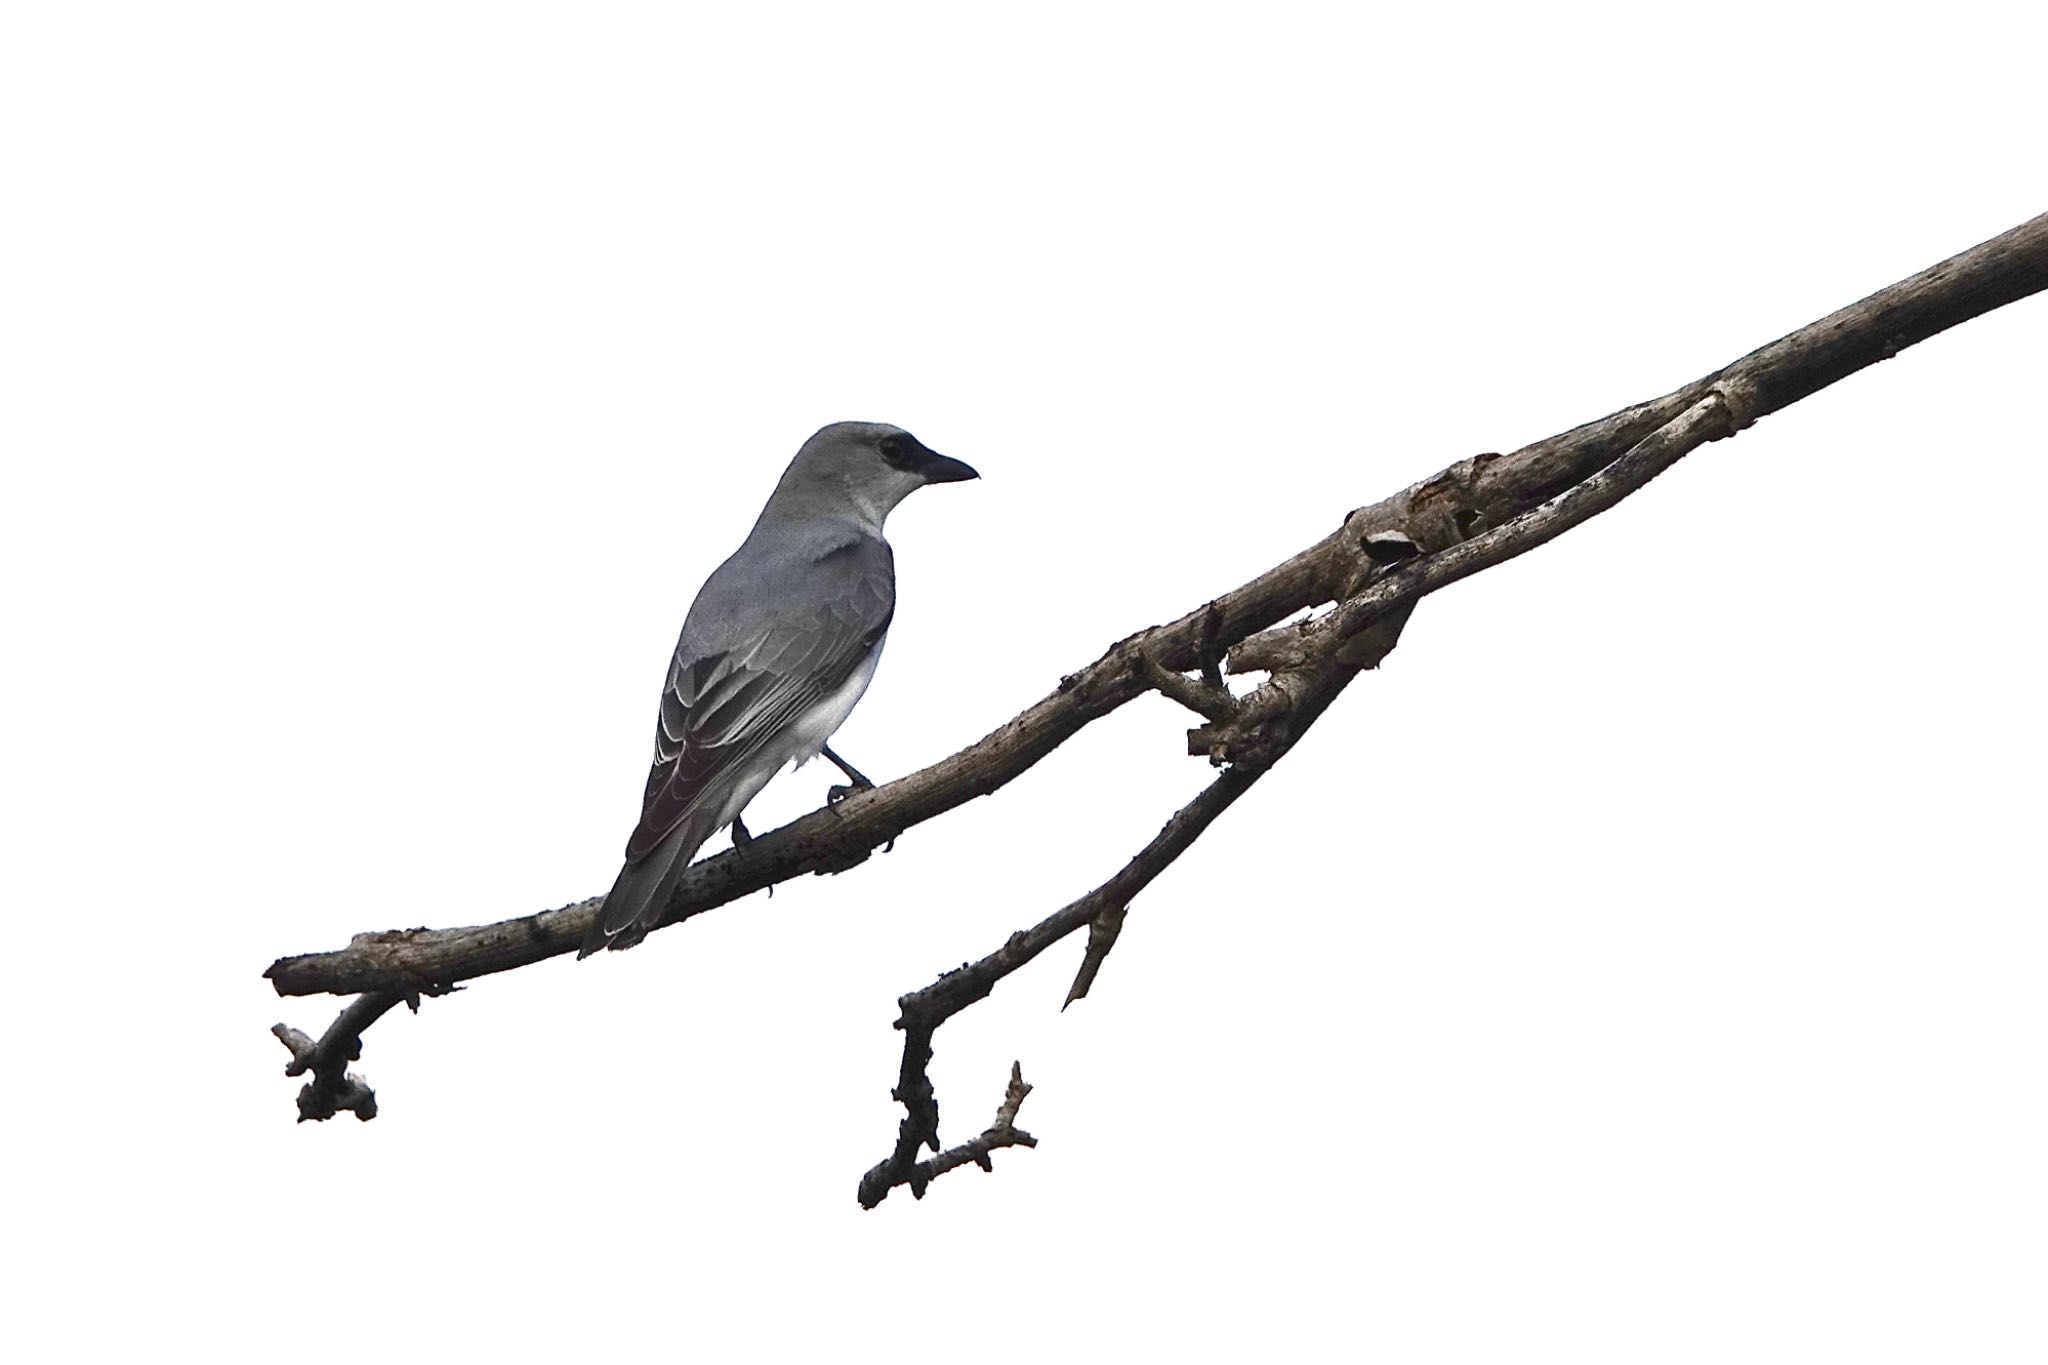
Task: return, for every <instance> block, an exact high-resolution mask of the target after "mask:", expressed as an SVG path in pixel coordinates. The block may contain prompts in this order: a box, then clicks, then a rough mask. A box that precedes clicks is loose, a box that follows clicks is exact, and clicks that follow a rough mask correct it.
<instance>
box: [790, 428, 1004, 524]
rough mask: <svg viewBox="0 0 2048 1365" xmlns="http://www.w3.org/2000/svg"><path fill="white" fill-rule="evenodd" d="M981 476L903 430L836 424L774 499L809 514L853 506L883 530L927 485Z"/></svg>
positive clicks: (793, 467)
mask: <svg viewBox="0 0 2048 1365" xmlns="http://www.w3.org/2000/svg"><path fill="white" fill-rule="evenodd" d="M980 477H981V475H979V474H977V473H975V472H974V467H973V466H972V465H969V464H965V463H963V462H961V461H959V460H955V459H952V458H950V457H948V456H945V455H941V454H939V453H938V452H937V451H935V450H933V449H931V448H930V447H929V446H927V445H925V443H924V442H922V441H920V440H918V439H917V438H916V437H915V436H912V435H911V434H910V433H909V432H907V431H905V430H904V429H903V428H902V427H892V426H890V425H889V424H888V423H886V422H834V423H833V424H832V425H831V426H828V427H823V428H820V429H819V431H818V434H817V435H815V436H813V437H811V439H810V440H808V441H805V442H804V446H803V449H802V450H799V451H798V452H797V453H796V458H795V459H794V460H791V461H790V463H789V469H788V471H787V472H785V473H784V474H783V476H782V483H781V485H780V486H779V487H778V488H777V489H776V494H775V496H776V499H777V501H787V502H789V503H791V504H793V505H795V506H798V507H802V508H804V509H805V510H822V509H824V508H826V507H829V506H830V505H831V504H832V503H833V502H838V501H840V500H844V502H850V503H851V504H852V507H853V510H854V511H855V512H856V514H858V515H859V516H860V517H861V518H862V520H864V521H869V522H871V523H872V525H873V526H874V528H875V529H876V530H877V531H879V530H880V529H881V525H882V520H883V518H885V517H887V516H888V515H889V513H890V512H891V511H892V510H893V509H894V508H895V506H896V504H897V503H899V502H902V501H903V500H904V499H905V498H907V497H909V496H910V495H911V494H912V493H914V492H916V491H917V490H918V489H920V488H922V487H924V486H925V485H926V484H928V483H958V482H960V481H961V480H963V479H978V478H980ZM842 505H843V503H842Z"/></svg>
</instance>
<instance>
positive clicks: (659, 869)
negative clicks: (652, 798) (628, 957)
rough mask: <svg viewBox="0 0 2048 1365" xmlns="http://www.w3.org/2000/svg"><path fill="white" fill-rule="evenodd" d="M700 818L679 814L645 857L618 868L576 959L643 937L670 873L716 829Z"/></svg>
mask: <svg viewBox="0 0 2048 1365" xmlns="http://www.w3.org/2000/svg"><path fill="white" fill-rule="evenodd" d="M700 824H701V817H700V816H693V817H691V818H688V819H685V820H684V821H683V822H682V823H681V824H679V825H677V826H676V827H675V829H674V830H672V831H670V833H669V836H668V838H666V839H663V840H662V841H661V842H660V843H658V844H656V845H655V846H654V847H653V848H652V849H649V850H648V853H647V856H646V857H644V858H641V859H638V860H636V861H634V862H630V863H627V864H626V865H625V866H624V867H622V868H620V869H619V877H618V880H617V881H615V882H613V883H612V889H611V890H610V891H609V892H607V893H606V895H605V898H604V904H603V906H601V907H600V908H599V910H598V913H597V919H596V921H595V922H594V923H592V924H591V926H590V932H589V933H587V934H585V935H584V936H583V946H582V947H581V948H579V949H578V950H577V952H576V957H577V960H578V961H581V960H582V959H584V958H586V957H589V956H590V955H591V954H592V953H595V952H601V951H603V950H604V949H606V948H612V949H615V950H619V951H623V950H625V949H627V948H630V947H632V946H633V945H634V944H636V943H638V942H639V941H640V940H641V939H643V938H646V937H647V935H648V933H649V932H650V931H651V930H652V929H653V928H654V926H655V924H656V923H657V922H659V921H660V919H661V912H662V911H663V910H666V909H667V908H668V897H669V892H671V891H673V890H674V889H675V884H676V879H677V878H679V877H681V876H682V875H683V869H684V868H686V867H688V866H689V865H690V860H691V859H692V858H694V857H696V856H697V850H698V849H699V848H701V847H703V845H704V841H705V840H706V839H709V838H710V837H711V836H712V834H713V833H715V832H716V831H714V830H712V829H706V828H701V827H700Z"/></svg>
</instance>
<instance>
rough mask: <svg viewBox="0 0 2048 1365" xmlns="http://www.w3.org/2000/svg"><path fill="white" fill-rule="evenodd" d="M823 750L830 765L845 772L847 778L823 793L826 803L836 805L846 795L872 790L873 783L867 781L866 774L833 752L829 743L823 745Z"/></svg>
mask: <svg viewBox="0 0 2048 1365" xmlns="http://www.w3.org/2000/svg"><path fill="white" fill-rule="evenodd" d="M823 752H824V755H825V757H827V758H829V759H831V760H832V766H833V767H835V768H837V769H839V771H840V772H843V773H845V774H846V778H847V780H846V781H845V782H844V783H841V784H840V785H838V786H835V787H833V788H832V789H831V790H830V791H828V792H826V793H825V804H826V805H828V806H836V805H838V804H839V803H840V802H841V801H844V800H845V799H846V798H847V797H849V796H851V795H853V794H854V793H855V792H864V791H871V790H873V788H874V785H875V784H874V783H872V782H870V781H868V779H867V774H865V773H863V772H862V771H861V770H860V769H858V768H856V767H854V766H853V765H852V764H851V763H848V762H847V761H846V760H845V759H843V758H841V757H840V756H839V755H838V754H835V753H833V752H832V746H831V745H829V744H827V745H826V746H825V747H824V750H823Z"/></svg>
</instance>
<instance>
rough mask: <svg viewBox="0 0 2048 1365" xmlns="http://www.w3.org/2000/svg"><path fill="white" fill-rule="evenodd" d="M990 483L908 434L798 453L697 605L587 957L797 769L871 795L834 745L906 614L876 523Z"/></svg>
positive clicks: (840, 440)
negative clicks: (831, 770) (635, 818)
mask: <svg viewBox="0 0 2048 1365" xmlns="http://www.w3.org/2000/svg"><path fill="white" fill-rule="evenodd" d="M979 477H980V476H979V475H978V474H976V473H975V472H974V470H973V469H971V468H970V467H968V466H967V465H964V464H962V463H961V462H960V461H958V460H952V459H948V458H946V457H945V456H944V455H940V454H938V453H937V452H935V451H932V450H928V449H926V448H925V446H924V445H923V443H922V442H920V441H919V440H918V439H917V438H916V437H915V436H912V435H911V434H910V433H909V432H907V431H904V430H903V429H902V428H901V427H892V426H888V425H886V424H884V423H881V422H835V423H833V424H832V425H831V426H829V427H826V428H824V429H823V430H821V431H819V432H818V434H817V435H815V436H813V437H811V439H810V440H808V441H805V442H804V446H803V449H802V450H799V451H798V452H797V453H796V458H795V459H794V460H791V461H790V462H789V468H788V469H786V470H784V471H783V475H782V482H780V483H778V484H777V485H775V492H774V493H773V494H771V495H770V496H769V499H768V505H767V506H766V507H764V508H762V509H761V518H760V520H759V521H756V522H755V523H754V529H753V531H752V532H750V533H749V534H748V536H747V539H746V543H745V544H743V545H741V546H740V548H739V549H738V550H736V551H735V552H734V553H733V556H732V558H730V559H728V560H726V561H725V563H723V564H721V565H719V566H718V568H717V570H716V571H715V572H714V573H713V574H712V575H711V577H710V578H708V579H706V580H705V581H704V586H703V587H702V588H700V589H699V590H698V592H697V600H696V601H695V602H693V603H691V604H690V614H689V616H688V617H687V618H686V619H685V620H684V621H683V636H682V638H681V639H680V640H678V641H677V642H676V652H675V658H674V659H673V660H672V661H671V662H670V664H669V669H668V687H667V689H666V690H665V691H664V692H663V693H662V694H661V719H660V721H659V722H658V723H657V724H656V726H655V730H654V770H653V771H652V772H651V773H649V774H648V777H647V792H646V795H645V797H644V798H643V799H642V803H641V811H640V826H639V828H637V829H635V830H634V831H633V837H632V839H631V840H629V841H628V842H627V844H626V865H625V867H624V868H622V869H621V870H620V872H619V879H618V881H616V882H615V883H613V885H612V889H611V893H610V894H609V895H607V896H606V897H605V898H604V906H603V907H602V909H601V910H600V911H599V913H598V917H597V922H596V923H594V924H592V925H591V926H590V932H589V933H588V934H587V935H585V936H584V939H583V949H582V951H581V952H580V953H579V954H577V956H579V957H588V956H589V955H590V954H592V953H594V952H597V951H598V950H599V949H601V948H630V947H632V946H633V945H634V944H636V943H638V942H639V941H640V940H641V939H643V938H645V937H646V936H647V932H648V930H650V929H652V928H653V927H654V926H655V923H656V922H657V921H658V920H659V919H660V918H661V912H662V911H663V909H665V908H666V907H667V904H668V896H669V891H670V890H671V889H672V888H673V887H674V886H675V883H676V878H678V877H680V876H681V875H682V872H683V869H684V868H686V867H688V866H689V865H690V859H692V858H694V857H696V856H697V850H698V849H699V848H701V847H702V846H703V844H704V841H705V840H707V839H709V838H710V837H711V836H712V835H714V834H716V833H717V832H718V831H719V830H721V829H724V828H725V827H726V826H727V825H731V826H733V837H734V840H735V842H738V843H745V842H746V841H747V839H748V838H749V837H750V836H749V835H748V834H747V827H746V825H745V824H744V823H743V822H742V821H741V820H740V812H741V811H743V810H745V809H746V806H747V803H748V802H749V801H751V800H753V799H754V797H755V796H756V795H757V794H759V792H760V790H761V788H763V787H765V786H767V785H768V781H769V779H770V778H772V777H774V776H775V774H777V773H778V772H781V771H782V769H783V766H784V765H785V764H788V763H790V762H796V763H803V762H805V761H806V760H808V759H811V758H814V757H816V756H817V755H818V754H821V753H822V754H824V755H825V757H827V758H829V759H831V760H832V762H833V763H835V764H837V765H838V767H839V769H840V771H841V772H843V773H845V774H846V777H847V781H848V782H849V783H851V784H852V785H851V787H850V788H842V787H835V788H833V791H834V792H835V793H840V794H844V792H845V791H847V790H855V791H857V790H860V789H863V788H866V787H869V786H872V785H873V784H872V783H870V782H869V781H868V780H867V778H865V777H863V776H861V774H860V773H859V772H858V771H856V770H855V769H854V768H852V767H850V766H848V764H847V763H846V761H845V760H844V759H842V758H840V757H839V755H837V754H835V753H833V752H832V750H831V749H829V748H827V747H826V741H827V740H829V739H831V738H832V733H833V731H835V730H837V729H838V728H839V727H840V725H842V724H843V723H844V722H845V720H846V717H847V716H848V715H849V714H851V713H852V711H853V708H854V704H855V703H856V702H858V701H859V700H860V698H861V693H863V692H865V691H867V686H868V681H869V680H870V679H871V678H873V677H874V676H875V663H876V661H877V660H879V659H880V658H881V657H882V642H883V641H884V640H885V639H887V638H888V634H889V619H890V617H891V616H892V615H893V614H894V612H895V610H896V565H895V559H894V557H893V556H892V555H891V553H890V551H889V542H888V541H886V540H884V539H882V522H883V521H884V520H885V519H887V517H888V515H889V513H890V511H891V510H892V509H893V508H894V507H895V506H896V504H897V503H899V502H901V501H903V499H904V498H906V497H908V496H909V495H910V494H911V493H913V492H915V491H916V490H918V489H920V488H922V487H924V486H925V485H926V484H928V483H952V482H955V481H957V480H960V479H973V478H979Z"/></svg>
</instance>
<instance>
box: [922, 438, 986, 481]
mask: <svg viewBox="0 0 2048 1365" xmlns="http://www.w3.org/2000/svg"><path fill="white" fill-rule="evenodd" d="M911 468H912V469H915V470H916V471H917V472H918V473H920V474H922V475H924V481H925V482H926V483H959V482H960V481H961V480H963V479H978V478H980V477H981V475H979V474H977V473H975V472H974V466H973V465H971V464H968V463H967V462H966V461H964V460H956V459H953V458H952V457H951V456H948V455H941V454H939V452H938V451H936V450H931V449H927V448H926V447H925V446H923V445H920V446H918V448H917V453H916V455H914V456H913V457H912V460H911Z"/></svg>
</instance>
